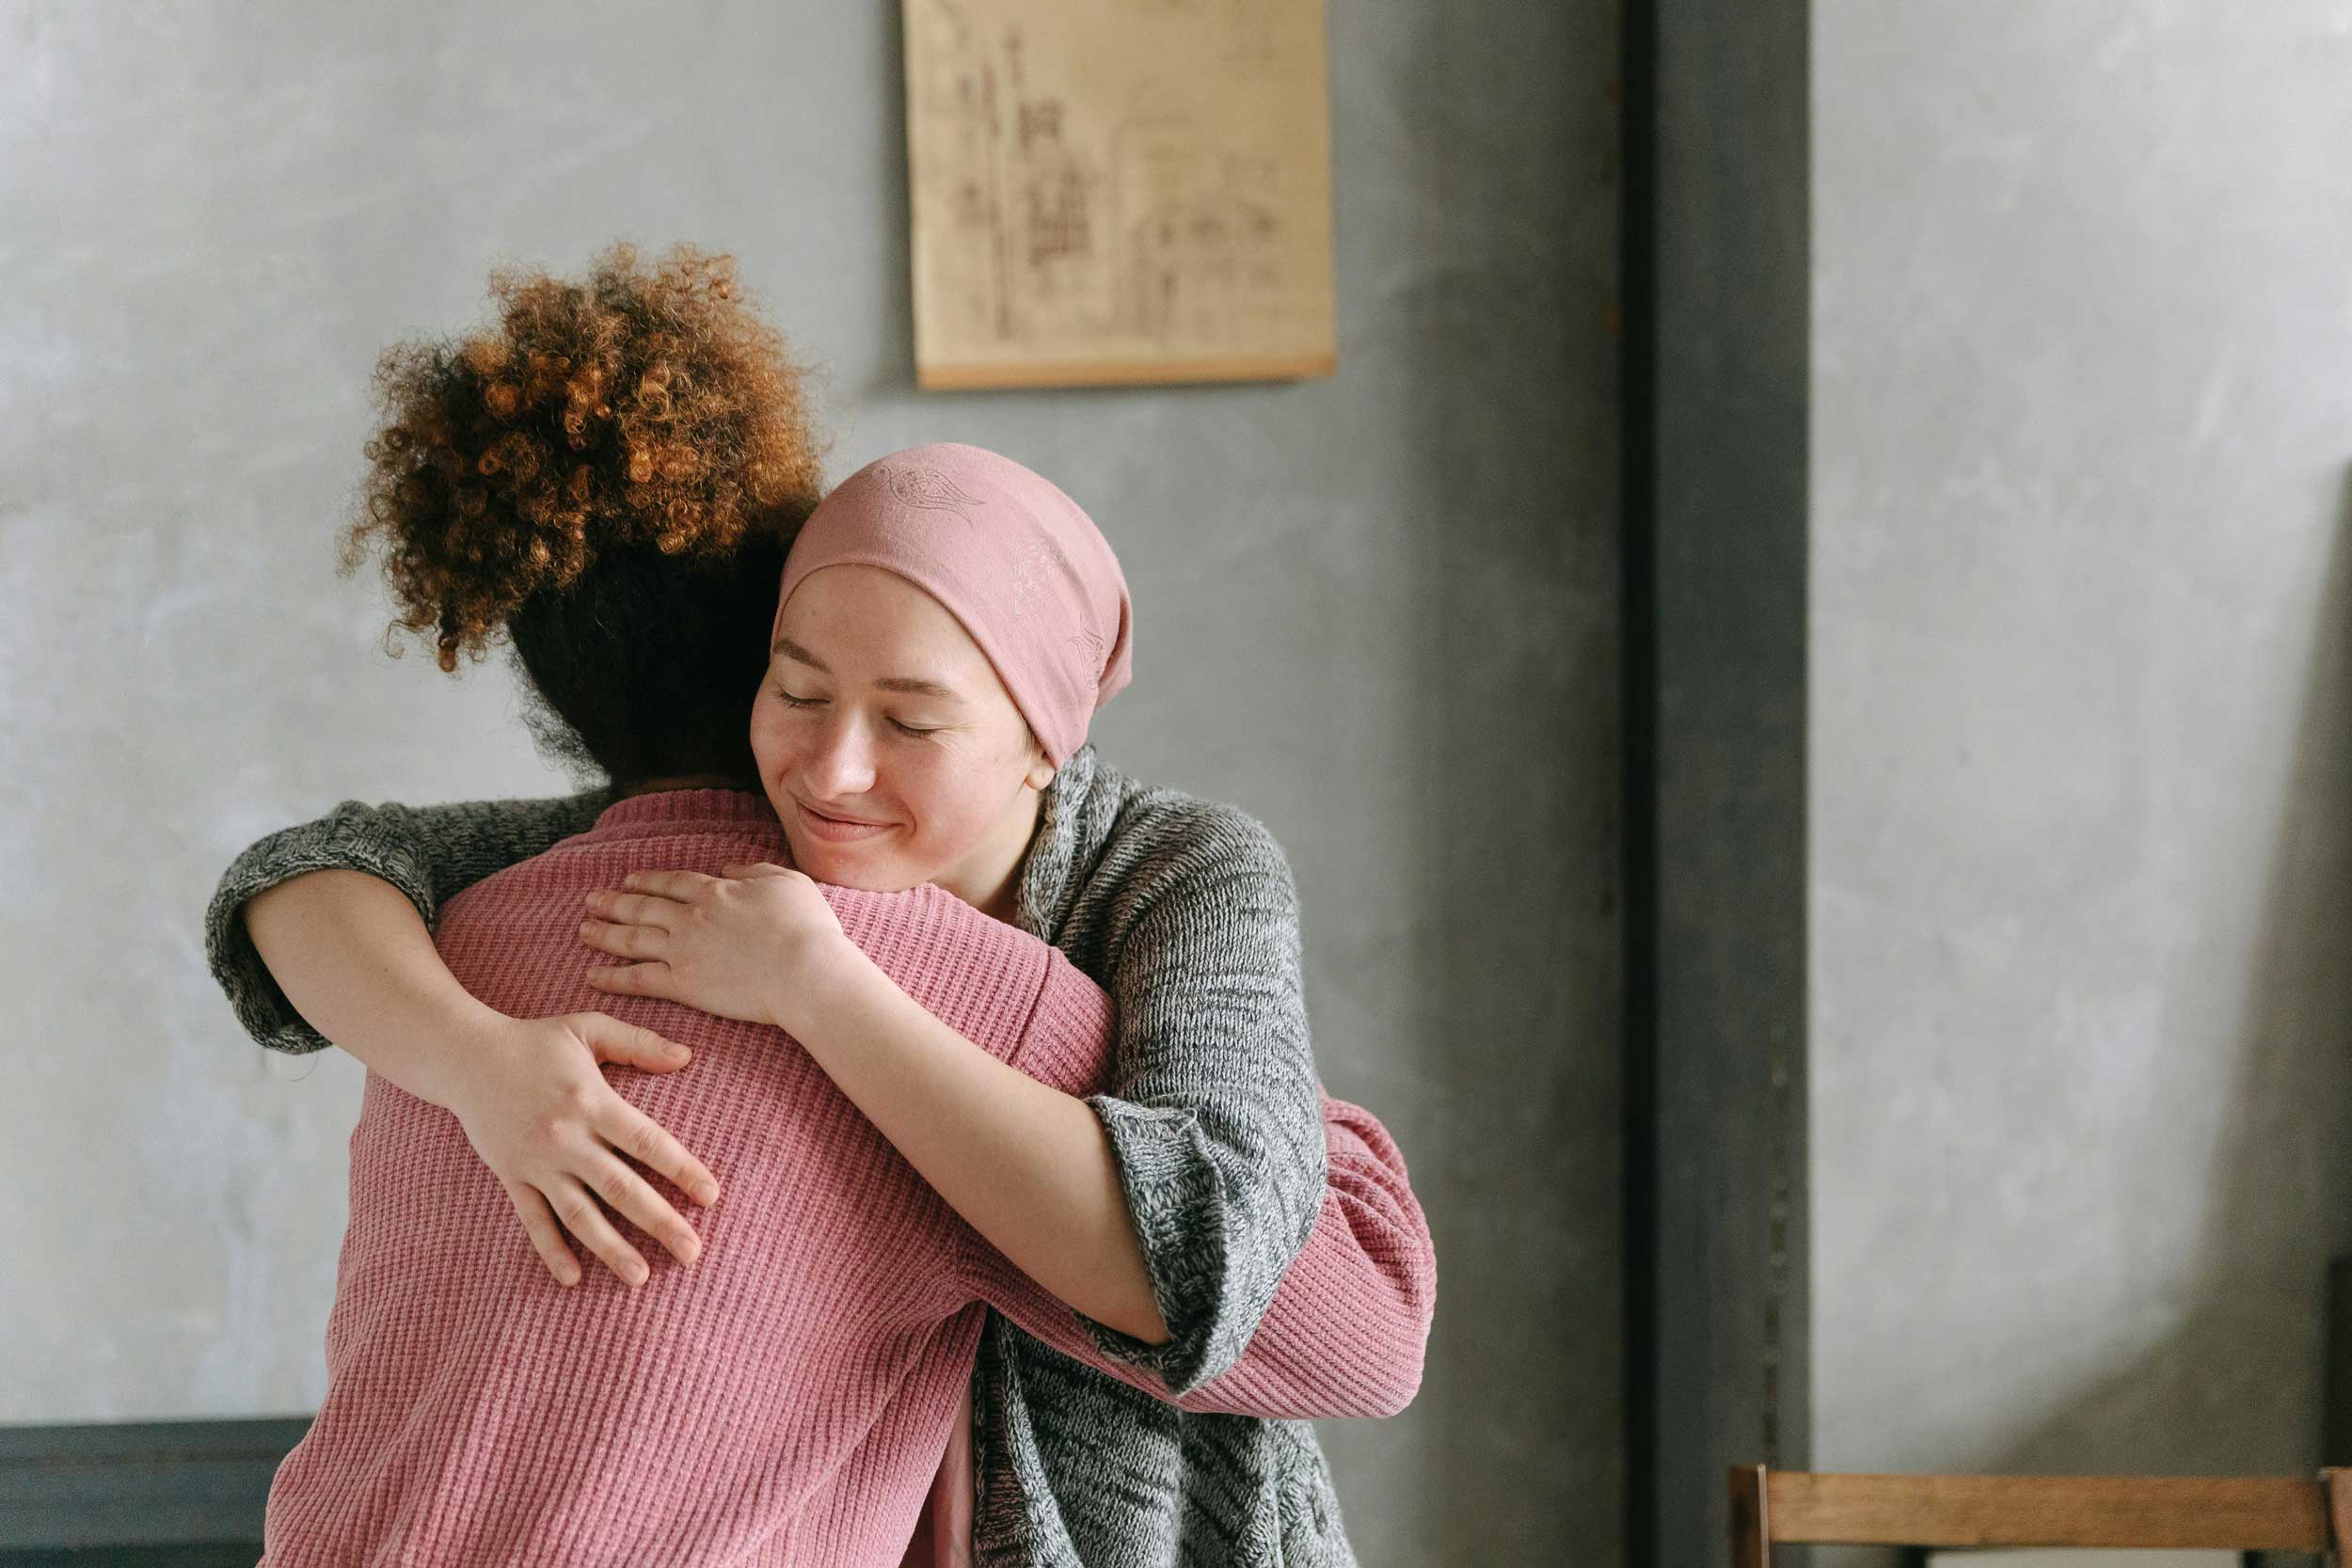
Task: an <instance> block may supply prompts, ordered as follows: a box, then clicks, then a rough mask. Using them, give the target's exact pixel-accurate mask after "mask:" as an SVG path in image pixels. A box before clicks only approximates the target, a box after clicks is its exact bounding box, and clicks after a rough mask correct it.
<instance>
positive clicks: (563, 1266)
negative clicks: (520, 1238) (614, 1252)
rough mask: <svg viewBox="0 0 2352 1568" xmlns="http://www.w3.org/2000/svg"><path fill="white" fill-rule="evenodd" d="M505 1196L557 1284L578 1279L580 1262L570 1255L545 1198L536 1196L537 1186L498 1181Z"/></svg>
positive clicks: (533, 1248) (577, 1281) (577, 1280)
mask: <svg viewBox="0 0 2352 1568" xmlns="http://www.w3.org/2000/svg"><path fill="white" fill-rule="evenodd" d="M499 1185H501V1186H502V1187H504V1188H505V1189H506V1196H507V1199H508V1200H509V1201H510V1202H512V1203H513V1204H514V1205H515V1212H516V1214H518V1215H520V1216H521V1217H522V1222H523V1233H524V1234H525V1235H527V1236H529V1237H530V1238H531V1247H532V1251H533V1252H536V1253H537V1254H538V1255H539V1260H540V1261H541V1262H543V1263H545V1264H547V1266H548V1273H549V1274H551V1275H555V1279H556V1283H557V1284H559V1285H577V1284H579V1283H580V1263H579V1261H578V1260H577V1259H574V1258H573V1257H572V1249H571V1248H570V1247H567V1246H565V1245H564V1233H563V1232H562V1231H561V1230H559V1229H557V1228H556V1225H555V1215H554V1213H553V1212H551V1211H549V1210H548V1200H547V1199H546V1198H544V1197H541V1196H539V1190H538V1189H537V1188H536V1187H528V1186H525V1185H524V1184H523V1183H521V1182H519V1181H501V1182H500V1183H499Z"/></svg>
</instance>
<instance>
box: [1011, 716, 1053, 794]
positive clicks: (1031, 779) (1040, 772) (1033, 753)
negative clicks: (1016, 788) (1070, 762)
mask: <svg viewBox="0 0 2352 1568" xmlns="http://www.w3.org/2000/svg"><path fill="white" fill-rule="evenodd" d="M1060 776H1061V769H1060V768H1056V767H1055V766H1054V762H1053V759H1052V758H1051V757H1049V756H1047V755H1046V754H1045V748H1044V746H1043V745H1041V743H1040V742H1039V740H1038V738H1037V732H1036V731H1035V730H1032V731H1030V732H1029V770H1028V772H1027V773H1026V774H1025V775H1023V777H1022V780H1021V782H1022V783H1023V784H1027V785H1028V786H1029V787H1030V788H1031V789H1040V790H1041V789H1043V788H1045V786H1046V785H1048V784H1052V783H1053V782H1054V781H1055V780H1056V779H1057V778H1058V777H1060Z"/></svg>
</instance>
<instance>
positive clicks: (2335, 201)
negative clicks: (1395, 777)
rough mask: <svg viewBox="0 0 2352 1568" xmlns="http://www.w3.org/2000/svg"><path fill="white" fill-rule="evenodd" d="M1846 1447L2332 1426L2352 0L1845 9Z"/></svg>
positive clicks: (1828, 282) (1829, 1150)
mask: <svg viewBox="0 0 2352 1568" xmlns="http://www.w3.org/2000/svg"><path fill="white" fill-rule="evenodd" d="M1814 51H1815V54H1814V66H1815V70H1814V88H1813V92H1814V122H1813V123H1814V145H1815V170H1816V184H1815V192H1814V211H1815V224H1816V227H1815V234H1814V263H1815V274H1814V276H1815V290H1814V321H1815V331H1816V335H1815V340H1814V344H1815V348H1814V372H1815V382H1814V395H1815V403H1814V414H1813V473H1814V504H1813V515H1814V526H1813V536H1812V548H1813V565H1812V606H1813V608H1812V653H1811V658H1812V721H1813V728H1812V747H1811V756H1812V778H1813V797H1812V799H1813V806H1812V815H1811V824H1810V832H1811V835H1812V851H1811V857H1812V879H1811V883H1812V906H1813V913H1812V919H1813V944H1812V986H1813V998H1812V1018H1813V1027H1812V1052H1813V1054H1812V1069H1813V1076H1812V1096H1811V1128H1810V1132H1811V1138H1812V1171H1813V1193H1814V1205H1815V1206H1814V1221H1813V1254H1812V1269H1813V1313H1814V1319H1813V1321H1814V1325H1815V1338H1814V1346H1815V1349H1814V1388H1815V1395H1816V1401H1817V1403H1816V1409H1815V1427H1814V1433H1815V1448H1814V1458H1815V1461H1816V1462H1817V1463H1818V1464H1819V1465H1821V1466H1822V1467H1825V1468H1851V1469H1896V1470H1901V1469H1947V1468H1948V1469H1988V1470H1999V1469H2011V1468H2015V1469H2046V1470H2078V1469H2079V1470H2146V1471H2271V1472H2293V1471H2300V1470H2305V1469H2307V1468H2309V1467H2310V1466H2312V1465H2315V1464H2317V1463H2318V1461H2319V1458H2320V1455H2319V1451H2318V1438H2319V1399H2320V1356H2321V1311H2322V1303H2323V1289H2324V1270H2325V1261H2326V1259H2327V1258H2328V1256H2329V1255H2330V1254H2331V1253H2334V1252H2339V1251H2343V1250H2344V1249H2346V1248H2347V1247H2352V1011H2348V1010H2347V1008H2348V1006H2352V836H2347V835H2352V686H2347V669H2346V661H2347V657H2352V646H2348V645H2347V641H2348V640H2347V629H2348V626H2352V539H2347V537H2346V531H2347V527H2352V488H2348V487H2347V475H2346V457H2347V448H2352V374H2347V372H2346V367H2347V365H2352V293H2347V289H2346V284H2345V277H2346V273H2345V258H2346V257H2347V256H2348V255H2352V182H2346V180H2345V177H2344V167H2345V155H2346V152H2347V150H2352V93H2347V92H2346V91H2345V90H2344V88H2345V84H2346V82H2347V81H2352V5H2346V4H2344V3H2343V0H2327V3H2320V0H2297V3H2294V4H2285V5H2277V6H2258V7H2250V8H2249V7H2238V8H2219V7H2209V6H2208V7H2200V6H2169V5H2154V4H2149V3H2145V0H2099V3H2096V4H2076V5H2067V6H2045V5H2031V4H2004V5H1996V6H1985V5H1982V4H1973V3H1960V0H1934V3H1927V4H1912V5H1904V6H1895V7H1888V6H1877V5H1868V4H1861V3H1857V0H1829V3H1826V4H1822V5H1820V6H1818V7H1816V8H1815V12H1814Z"/></svg>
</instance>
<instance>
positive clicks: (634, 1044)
mask: <svg viewBox="0 0 2352 1568" xmlns="http://www.w3.org/2000/svg"><path fill="white" fill-rule="evenodd" d="M591 973H592V974H593V973H595V972H594V971H591ZM569 1022H570V1023H571V1026H572V1033H573V1034H575V1035H577V1036H578V1037H580V1043H581V1044H582V1045H585V1046H586V1047H587V1048H588V1050H589V1053H590V1054H592V1055H594V1056H595V1057H596V1060H597V1061H599V1062H614V1063H617V1064H619V1065H620V1066H622V1067H633V1068H641V1069H644V1070H645V1071H647V1072H675V1071H676V1070H677V1069H679V1068H682V1067H684V1066H685V1065H686V1064H687V1063H688V1062H690V1061H692V1060H693V1058H694V1053H692V1052H691V1051H689V1050H687V1049H686V1047H684V1046H682V1045H680V1044H678V1043H677V1042H676V1041H675V1040H665V1039H663V1038H662V1037H660V1035H657V1034H655V1033H654V1032H653V1031H652V1030H650V1029H643V1028H640V1027H638V1026H637V1025H636V1024H634V1023H623V1022H621V1021H620V1020H619V1019H617V1018H614V1017H613V1016H612V1014H611V1013H574V1014H573V1015H572V1016H571V1019H570V1021H569ZM665 1174H666V1172H665Z"/></svg>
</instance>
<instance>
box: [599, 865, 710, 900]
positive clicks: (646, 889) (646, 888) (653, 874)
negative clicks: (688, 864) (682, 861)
mask: <svg viewBox="0 0 2352 1568" xmlns="http://www.w3.org/2000/svg"><path fill="white" fill-rule="evenodd" d="M717 880H718V878H716V877H706V876H704V875H703V874H702V873H701V872H699V871H632V872H630V873H629V874H628V876H626V877H624V878H622V879H621V885H622V886H623V887H625V888H627V889H628V890H629V891H630V892H631V893H650V894H652V895H655V896H656V897H658V898H674V899H675V900H676V901H677V902H679V903H681V904H684V903H688V902H690V901H691V900H692V898H693V896H694V895H695V894H697V893H699V892H700V891H702V887H703V884H704V883H706V882H715V881H717Z"/></svg>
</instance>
